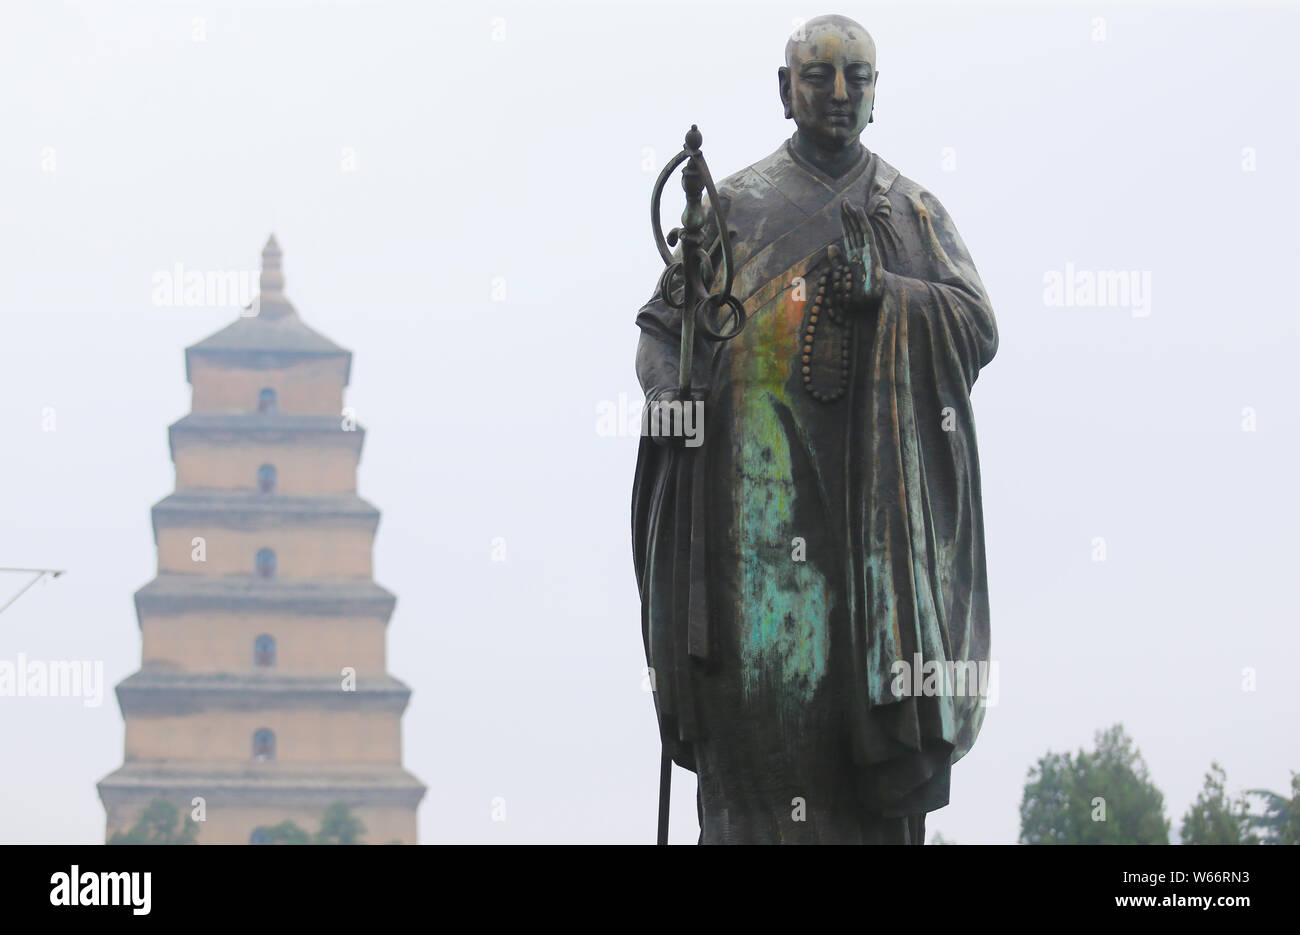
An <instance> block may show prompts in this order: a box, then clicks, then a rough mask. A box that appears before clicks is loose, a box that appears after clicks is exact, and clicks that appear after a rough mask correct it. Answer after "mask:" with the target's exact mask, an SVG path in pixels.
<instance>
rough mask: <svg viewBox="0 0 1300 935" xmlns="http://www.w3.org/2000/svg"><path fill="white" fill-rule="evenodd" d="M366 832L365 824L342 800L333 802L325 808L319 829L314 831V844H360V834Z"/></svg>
mask: <svg viewBox="0 0 1300 935" xmlns="http://www.w3.org/2000/svg"><path fill="white" fill-rule="evenodd" d="M365 833H366V826H365V825H364V824H362V822H361V819H360V818H358V817H357V816H356V815H353V814H352V812H351V811H350V810H349V809H348V807H347V806H346V805H345V804H343V803H342V802H335V803H334V804H333V805H331V806H330V807H329V808H327V809H325V815H324V817H322V818H321V822H320V831H317V832H316V837H315V839H314V841H313V843H315V844H360V843H361V836H362V835H363V834H365Z"/></svg>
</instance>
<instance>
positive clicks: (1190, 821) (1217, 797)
mask: <svg viewBox="0 0 1300 935" xmlns="http://www.w3.org/2000/svg"><path fill="white" fill-rule="evenodd" d="M1227 778H1228V777H1227V774H1226V773H1225V772H1224V771H1223V767H1221V766H1220V765H1219V764H1218V763H1211V764H1210V771H1209V772H1208V773H1206V774H1205V786H1204V788H1202V789H1201V792H1200V794H1199V795H1197V797H1196V801H1195V802H1193V803H1192V806H1191V808H1189V809H1188V810H1187V814H1186V815H1184V816H1183V825H1182V829H1181V834H1182V842H1183V843H1184V844H1258V843H1259V836H1258V835H1256V834H1255V833H1254V832H1253V831H1252V830H1251V822H1250V814H1249V810H1248V807H1247V802H1246V797H1245V796H1240V797H1239V798H1237V799H1229V798H1228V794H1227V792H1226V791H1225V789H1224V786H1225V785H1226V783H1227Z"/></svg>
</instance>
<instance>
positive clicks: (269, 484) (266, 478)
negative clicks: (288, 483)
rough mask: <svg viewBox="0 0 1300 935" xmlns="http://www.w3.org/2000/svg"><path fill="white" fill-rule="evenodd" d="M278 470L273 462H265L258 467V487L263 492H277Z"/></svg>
mask: <svg viewBox="0 0 1300 935" xmlns="http://www.w3.org/2000/svg"><path fill="white" fill-rule="evenodd" d="M275 481H276V470H275V465H273V464H263V465H262V466H261V467H260V468H258V469H257V489H258V491H259V492H261V493H275Z"/></svg>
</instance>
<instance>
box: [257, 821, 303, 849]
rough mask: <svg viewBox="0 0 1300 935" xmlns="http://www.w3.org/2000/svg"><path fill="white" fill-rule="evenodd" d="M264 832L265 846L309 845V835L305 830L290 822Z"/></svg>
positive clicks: (281, 823)
mask: <svg viewBox="0 0 1300 935" xmlns="http://www.w3.org/2000/svg"><path fill="white" fill-rule="evenodd" d="M265 831H266V843H267V844H310V843H311V835H310V834H309V833H308V832H307V829H305V828H303V827H301V826H299V825H297V824H295V823H294V822H292V821H282V822H280V823H279V824H278V825H273V826H272V827H270V828H267V829H265Z"/></svg>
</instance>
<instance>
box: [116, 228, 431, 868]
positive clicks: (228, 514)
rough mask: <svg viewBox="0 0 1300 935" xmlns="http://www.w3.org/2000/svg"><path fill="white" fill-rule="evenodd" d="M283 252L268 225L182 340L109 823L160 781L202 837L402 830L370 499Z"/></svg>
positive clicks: (388, 605) (398, 697) (410, 797)
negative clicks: (182, 405) (337, 821)
mask: <svg viewBox="0 0 1300 935" xmlns="http://www.w3.org/2000/svg"><path fill="white" fill-rule="evenodd" d="M280 259H281V253H280V247H279V244H278V243H277V242H276V240H275V237H274V235H272V237H271V239H270V240H269V241H268V242H267V244H266V248H265V249H264V250H263V252H262V276H261V294H260V295H259V297H258V300H257V303H256V314H251V315H246V316H241V317H240V318H239V319H238V320H237V321H235V322H234V323H232V324H231V325H229V326H228V327H226V328H224V329H222V330H221V331H218V332H217V333H216V334H214V335H212V336H210V337H208V338H207V339H205V340H203V341H200V342H199V343H198V344H195V345H194V346H192V347H190V348H188V349H187V350H186V352H185V370H186V377H187V379H188V380H189V382H190V384H191V386H192V388H193V402H192V411H191V412H190V413H189V414H188V415H186V416H185V417H184V418H182V419H180V420H179V421H178V422H176V423H175V424H173V425H172V426H171V429H170V443H171V456H172V461H173V463H174V465H175V468H176V489H175V491H174V492H173V493H171V494H170V495H168V496H167V497H165V498H163V499H162V500H161V501H159V502H158V503H157V504H155V505H154V507H153V532H154V542H155V544H156V546H157V550H158V572H157V576H156V577H155V578H154V579H153V580H152V581H150V582H149V583H148V584H146V585H145V586H144V587H142V588H141V589H140V590H139V591H137V592H136V594H135V607H136V616H137V618H138V619H139V623H140V632H141V644H142V650H141V657H142V658H141V665H140V670H139V671H138V672H136V673H134V674H133V675H131V676H129V677H128V678H126V679H125V680H124V681H122V682H121V683H120V684H119V685H118V686H117V699H118V704H119V706H120V707H121V709H122V716H123V718H124V720H125V724H126V743H125V747H126V749H125V756H124V762H123V765H122V767H121V768H120V769H118V770H116V771H115V772H113V773H112V774H111V775H109V776H107V777H105V778H104V779H103V780H101V781H100V783H99V794H100V798H101V800H102V801H103V803H104V807H105V809H106V811H107V813H108V835H109V836H110V837H111V836H112V835H113V834H114V833H115V832H117V831H126V830H129V829H130V828H131V827H132V826H133V825H134V824H135V823H136V821H137V820H138V819H139V818H140V816H141V815H142V814H143V812H144V811H145V809H146V808H148V806H149V805H150V804H151V803H152V802H153V801H154V800H155V799H159V798H161V799H166V800H168V801H170V802H172V803H173V804H174V805H176V806H177V808H178V809H179V811H180V813H181V814H182V815H185V816H188V815H191V814H193V813H196V812H197V813H199V814H202V816H203V820H202V821H200V822H199V823H198V831H199V833H198V841H199V843H201V844H246V843H250V842H252V843H257V842H259V841H260V840H263V839H264V838H265V836H266V832H267V830H268V829H270V828H273V827H275V826H277V825H280V824H281V823H282V822H285V821H293V822H294V823H296V824H297V825H299V826H300V827H301V828H302V829H303V830H305V831H308V832H314V831H316V830H317V829H318V827H319V826H320V822H321V818H322V816H323V815H324V813H325V810H326V809H327V808H329V807H330V806H331V805H334V804H336V803H343V804H345V805H347V806H348V807H349V809H350V810H351V812H352V814H353V815H355V816H356V817H357V818H359V819H360V820H361V822H362V823H363V824H364V825H365V828H366V831H365V833H364V834H363V835H362V839H363V840H364V841H365V842H366V843H373V844H385V843H390V842H402V843H411V844H413V843H415V841H416V809H417V807H418V805H419V803H420V801H421V799H422V798H423V796H424V792H425V788H424V786H423V785H422V784H421V783H420V782H419V780H417V779H416V778H415V777H414V776H412V775H411V774H410V773H408V772H407V771H406V770H405V769H403V768H402V745H401V719H402V714H403V712H404V711H405V710H406V706H407V703H408V701H409V700H410V694H411V692H410V689H408V688H407V687H406V686H405V685H404V684H403V683H402V682H400V681H398V680H397V679H395V678H393V677H392V676H391V675H389V674H388V669H387V657H386V643H387V629H388V622H389V619H390V618H391V616H392V614H393V608H394V605H395V603H396V598H395V597H394V596H393V595H392V593H390V592H389V591H387V590H385V589H384V588H383V587H381V586H379V585H378V584H376V583H375V581H374V580H373V569H372V560H371V559H372V554H373V548H374V539H375V533H376V530H377V529H378V526H379V510H377V509H376V508H375V507H374V506H373V505H372V504H370V503H369V502H367V501H366V500H364V499H362V498H361V497H360V496H358V494H357V467H358V464H359V462H360V458H361V446H362V442H363V440H364V438H365V433H364V430H363V429H362V428H361V426H359V425H357V424H356V423H355V420H354V419H352V418H351V416H350V413H348V412H347V410H345V409H344V408H343V393H344V388H345V387H346V386H347V383H348V379H349V375H350V371H351V365H352V354H351V352H350V351H347V350H344V349H343V348H341V347H339V346H338V345H336V344H334V343H333V342H332V341H330V340H329V339H328V338H326V337H324V336H323V335H321V334H318V333H317V332H315V331H313V330H312V329H311V328H309V327H307V325H305V324H304V323H303V322H302V320H301V319H300V318H299V316H298V313H297V311H296V310H295V309H294V307H293V305H292V304H291V303H290V302H289V301H288V299H287V298H285V296H284V292H283V287H284V277H283V274H282V273H281V268H280ZM200 801H201V803H202V804H201V806H199V805H198V804H197V803H198V802H200Z"/></svg>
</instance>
